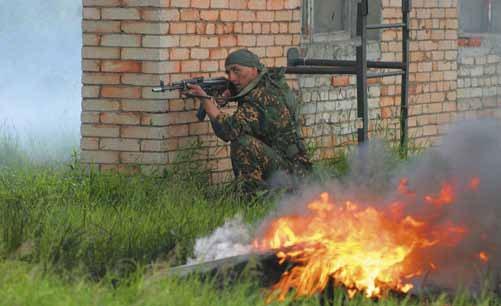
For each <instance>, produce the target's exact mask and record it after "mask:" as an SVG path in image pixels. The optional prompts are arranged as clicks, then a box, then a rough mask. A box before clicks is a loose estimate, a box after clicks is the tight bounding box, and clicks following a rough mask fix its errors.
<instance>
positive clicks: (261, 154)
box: [230, 135, 311, 195]
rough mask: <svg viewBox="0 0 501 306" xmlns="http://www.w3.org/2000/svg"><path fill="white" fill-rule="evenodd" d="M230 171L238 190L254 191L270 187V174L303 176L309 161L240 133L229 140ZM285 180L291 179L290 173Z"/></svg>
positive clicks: (252, 192)
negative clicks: (288, 154) (232, 139)
mask: <svg viewBox="0 0 501 306" xmlns="http://www.w3.org/2000/svg"><path fill="white" fill-rule="evenodd" d="M230 155H231V163H232V167H233V173H234V174H235V177H236V178H237V183H238V184H239V186H240V188H241V191H243V192H244V193H246V194H247V195H253V194H255V193H257V192H259V191H263V190H267V189H269V188H270V187H272V186H271V185H270V182H269V179H270V178H271V177H272V175H273V174H276V173H280V172H282V173H286V174H292V175H293V176H299V177H301V176H305V175H306V174H307V173H308V171H309V170H310V169H309V167H311V164H309V161H308V160H307V158H306V157H304V160H303V159H302V158H301V157H299V159H298V158H294V159H293V160H291V159H289V158H287V156H284V154H283V153H282V154H281V153H280V152H277V151H276V150H274V149H273V148H271V147H270V146H268V145H267V144H265V143H264V142H262V141H260V140H259V139H256V138H254V137H252V136H249V135H243V136H240V137H239V138H237V139H236V140H234V141H232V142H231V144H230ZM293 176H290V177H289V178H288V183H289V184H290V183H291V177H293Z"/></svg>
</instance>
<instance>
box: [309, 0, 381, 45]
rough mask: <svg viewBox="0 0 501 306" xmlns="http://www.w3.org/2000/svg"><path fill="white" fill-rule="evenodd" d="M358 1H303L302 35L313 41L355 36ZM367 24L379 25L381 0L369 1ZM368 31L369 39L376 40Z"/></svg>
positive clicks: (373, 32) (377, 34) (376, 33)
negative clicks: (309, 37) (308, 36)
mask: <svg viewBox="0 0 501 306" xmlns="http://www.w3.org/2000/svg"><path fill="white" fill-rule="evenodd" d="M357 3H358V0H303V6H302V8H303V11H302V12H303V34H305V35H310V36H311V37H312V38H313V40H329V38H332V39H336V38H338V39H339V38H343V37H344V38H352V37H355V36H356V23H357ZM367 23H368V24H378V23H381V0H369V16H368V17H367ZM378 37H379V33H378V31H369V32H368V38H369V39H378Z"/></svg>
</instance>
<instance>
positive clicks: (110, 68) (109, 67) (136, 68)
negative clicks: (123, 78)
mask: <svg viewBox="0 0 501 306" xmlns="http://www.w3.org/2000/svg"><path fill="white" fill-rule="evenodd" d="M101 69H102V71H104V72H141V63H140V62H136V61H103V62H102V64H101Z"/></svg>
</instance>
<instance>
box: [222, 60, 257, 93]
mask: <svg viewBox="0 0 501 306" xmlns="http://www.w3.org/2000/svg"><path fill="white" fill-rule="evenodd" d="M226 73H227V74H228V80H230V82H232V83H233V85H235V87H236V88H237V89H238V90H239V91H240V90H242V89H243V88H244V87H245V86H247V85H248V84H249V83H250V82H251V81H252V80H254V79H255V78H256V77H257V76H258V75H259V72H258V70H257V68H256V67H247V66H242V65H239V64H233V65H228V66H226Z"/></svg>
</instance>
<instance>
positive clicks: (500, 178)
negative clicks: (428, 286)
mask: <svg viewBox="0 0 501 306" xmlns="http://www.w3.org/2000/svg"><path fill="white" fill-rule="evenodd" d="M500 150H501V125H500V123H499V122H496V121H494V120H486V119H484V120H483V121H467V122H462V123H460V124H457V125H455V126H453V127H452V128H451V129H450V131H449V132H448V135H447V136H446V137H444V139H443V141H442V144H441V145H440V146H439V147H436V148H433V149H432V150H429V151H428V152H426V154H424V155H423V156H422V158H419V159H417V160H415V161H414V162H413V163H410V164H409V165H408V167H407V168H406V169H404V170H403V171H402V173H401V177H408V178H409V183H408V185H409V186H412V187H411V188H413V190H414V192H415V193H416V195H415V196H413V198H414V199H415V200H414V201H410V204H409V205H408V206H407V207H406V213H409V214H411V215H416V216H418V217H420V216H423V217H424V216H425V215H427V214H428V213H429V212H428V211H427V210H426V207H427V205H426V204H424V203H422V200H421V201H418V199H422V198H423V197H424V195H425V194H426V193H428V194H429V193H430V191H433V192H435V193H438V190H439V189H440V186H442V185H443V184H444V182H449V183H451V184H453V186H454V201H453V203H452V204H450V205H443V206H441V207H440V209H441V211H440V214H438V215H436V216H434V217H433V218H431V219H430V218H428V220H430V222H432V223H433V224H432V226H434V227H436V228H443V227H445V226H448V225H449V224H455V225H458V226H460V227H463V228H466V229H467V231H466V233H465V235H464V238H463V239H462V240H461V241H460V242H459V243H458V244H457V245H455V246H442V247H434V248H431V249H430V250H427V251H426V252H427V254H426V257H427V258H429V259H430V260H433V261H434V264H436V265H437V266H438V269H437V270H436V271H430V273H429V274H428V275H427V281H428V282H429V283H432V284H436V285H438V286H440V287H445V288H452V289H456V288H457V287H458V286H467V287H471V288H476V289H478V288H479V287H480V286H481V284H482V282H483V281H485V278H486V277H487V275H486V273H493V274H495V273H498V272H500V270H499V268H500V266H499V264H498V263H497V259H498V258H499V256H500V255H501V237H500V236H498V233H499V230H500V229H501V227H500V224H499V221H498V220H499V218H500V217H501V205H500V204H501V203H500V199H501V197H500V193H499V188H500V187H501V155H500V154H499V152H500ZM472 179H474V181H473V182H475V185H474V186H472V185H471V183H472ZM477 184H478V186H477ZM404 198H405V199H404V200H406V201H409V197H408V196H407V197H405V196H404ZM401 199H402V195H397V194H393V195H392V196H391V197H390V199H389V200H390V201H394V200H401ZM428 207H429V205H428ZM480 252H485V254H488V256H489V262H488V264H483V263H482V262H481V261H480V260H479V254H480Z"/></svg>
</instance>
